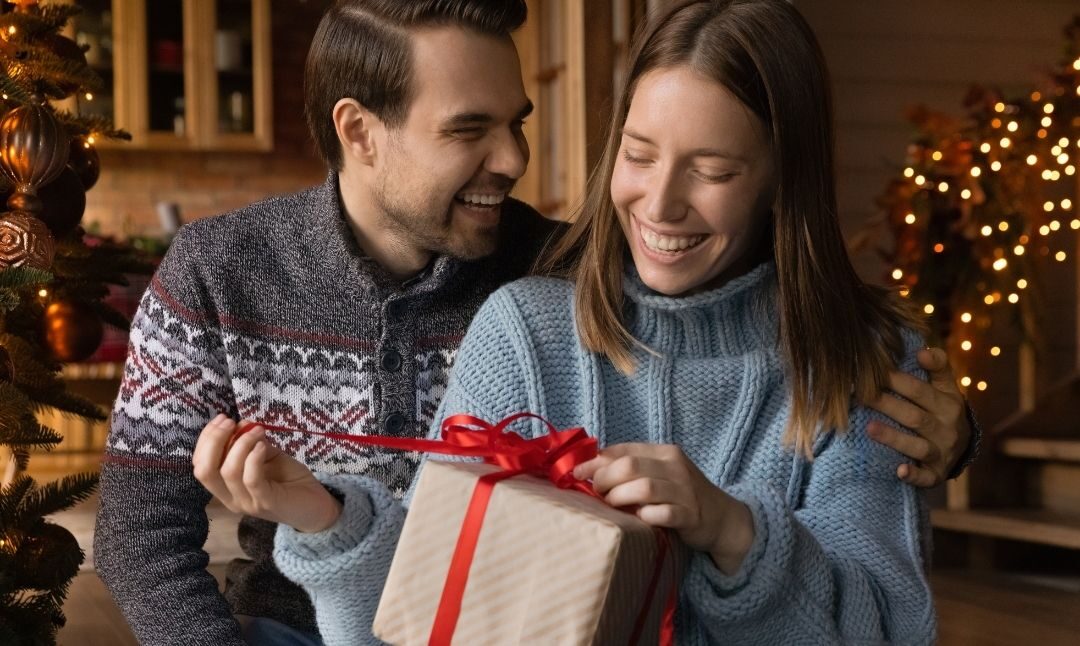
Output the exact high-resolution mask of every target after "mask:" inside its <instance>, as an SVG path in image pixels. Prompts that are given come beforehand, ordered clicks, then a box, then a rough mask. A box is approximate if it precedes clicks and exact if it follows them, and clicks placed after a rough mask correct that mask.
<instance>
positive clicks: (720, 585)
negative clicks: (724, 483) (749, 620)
mask: <svg viewBox="0 0 1080 646" xmlns="http://www.w3.org/2000/svg"><path fill="white" fill-rule="evenodd" d="M725 491H726V492H727V493H728V494H729V495H731V496H732V497H733V498H735V499H736V500H739V501H740V502H742V503H743V504H745V505H746V506H747V507H749V508H750V513H751V515H752V516H753V518H754V542H753V543H752V544H751V546H750V551H749V552H748V553H747V555H746V558H745V559H744V560H743V563H742V565H741V566H739V570H738V571H737V572H736V573H735V574H732V575H726V574H724V573H723V572H721V571H720V570H719V568H717V567H716V564H715V563H713V561H712V558H711V557H710V556H709V555H708V554H706V553H704V552H699V553H697V554H695V555H694V557H693V558H692V559H691V561H690V568H689V570H688V572H687V576H686V584H685V585H684V590H687V591H688V592H689V593H690V595H691V597H692V598H693V601H694V603H695V605H697V606H698V607H699V608H700V610H701V611H703V618H705V619H704V620H705V621H721V622H728V621H737V620H739V619H741V618H743V617H745V616H746V615H747V614H750V613H752V612H755V611H757V610H759V609H760V608H762V607H763V606H764V604H765V603H767V602H768V600H769V599H770V598H772V597H773V595H774V594H775V593H776V591H777V590H778V588H779V587H780V582H781V580H782V578H783V573H784V572H785V570H786V569H787V568H788V566H789V564H790V561H791V537H790V534H791V520H790V512H789V511H788V509H787V505H785V504H784V500H783V497H782V496H781V495H780V494H779V493H777V492H775V491H773V490H772V488H771V487H770V486H769V485H767V484H765V483H753V482H747V483H741V484H738V485H734V486H731V487H728V488H725Z"/></svg>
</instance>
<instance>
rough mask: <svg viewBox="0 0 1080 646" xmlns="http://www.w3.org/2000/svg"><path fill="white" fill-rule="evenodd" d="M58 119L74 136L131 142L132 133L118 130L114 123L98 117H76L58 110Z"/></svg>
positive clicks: (65, 111)
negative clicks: (89, 136) (90, 136)
mask: <svg viewBox="0 0 1080 646" xmlns="http://www.w3.org/2000/svg"><path fill="white" fill-rule="evenodd" d="M56 118H57V119H59V121H60V123H61V124H63V126H64V128H65V129H67V131H68V133H70V134H72V135H91V134H92V135H94V136H95V137H97V138H99V139H102V138H103V139H113V140H122V141H131V133H129V132H127V131H126V130H120V129H117V128H116V126H114V125H113V123H112V121H111V120H109V119H107V118H106V117H102V116H98V115H75V114H72V113H71V112H68V111H67V110H57V111H56Z"/></svg>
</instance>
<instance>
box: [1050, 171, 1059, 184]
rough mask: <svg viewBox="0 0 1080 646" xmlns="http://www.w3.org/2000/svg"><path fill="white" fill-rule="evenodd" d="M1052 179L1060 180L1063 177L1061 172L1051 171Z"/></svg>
mask: <svg viewBox="0 0 1080 646" xmlns="http://www.w3.org/2000/svg"><path fill="white" fill-rule="evenodd" d="M1050 179H1052V180H1054V181H1055V182H1056V181H1058V180H1059V179H1061V173H1059V172H1057V171H1053V172H1052V173H1050Z"/></svg>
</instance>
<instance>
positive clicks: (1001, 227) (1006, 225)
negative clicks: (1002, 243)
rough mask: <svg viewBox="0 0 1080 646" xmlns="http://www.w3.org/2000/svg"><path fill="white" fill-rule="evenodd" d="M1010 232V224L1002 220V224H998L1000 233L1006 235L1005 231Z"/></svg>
mask: <svg viewBox="0 0 1080 646" xmlns="http://www.w3.org/2000/svg"><path fill="white" fill-rule="evenodd" d="M1008 230H1009V223H1008V222H1006V221H1005V220H1002V221H1001V222H998V231H1001V232H1003V233H1004V232H1005V231H1008Z"/></svg>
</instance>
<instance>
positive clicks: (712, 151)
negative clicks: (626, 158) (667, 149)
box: [622, 128, 746, 163]
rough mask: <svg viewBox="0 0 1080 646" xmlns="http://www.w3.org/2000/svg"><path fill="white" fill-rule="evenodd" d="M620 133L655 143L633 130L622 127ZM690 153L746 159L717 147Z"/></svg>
mask: <svg viewBox="0 0 1080 646" xmlns="http://www.w3.org/2000/svg"><path fill="white" fill-rule="evenodd" d="M622 133H623V134H624V135H626V136H627V137H630V138H631V139H636V140H638V141H640V142H642V143H644V144H648V145H650V146H655V145H656V142H654V141H653V140H652V139H649V138H648V137H646V136H645V135H642V134H638V133H636V132H634V131H633V130H627V129H626V128H623V131H622ZM690 155H691V156H693V157H719V158H721V159H730V160H732V161H737V162H744V163H745V162H746V159H745V158H744V157H741V156H739V155H734V154H732V153H729V152H727V151H724V150H720V149H719V148H698V149H696V150H693V151H691V153H690Z"/></svg>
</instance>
